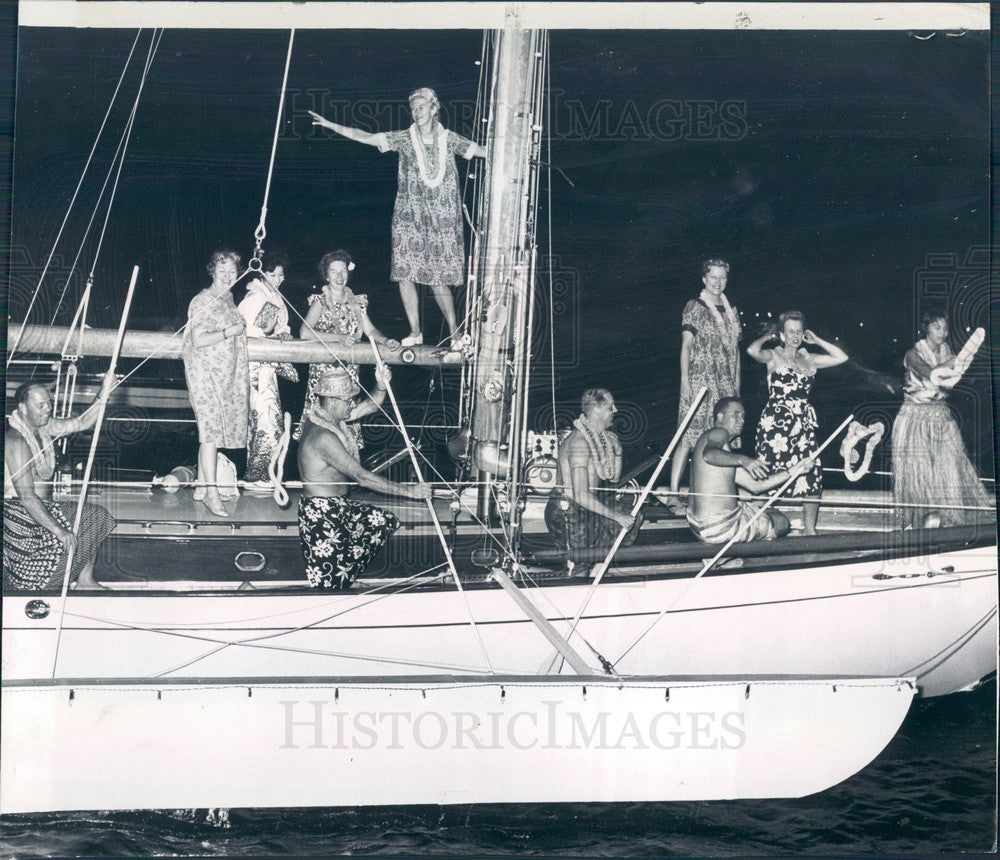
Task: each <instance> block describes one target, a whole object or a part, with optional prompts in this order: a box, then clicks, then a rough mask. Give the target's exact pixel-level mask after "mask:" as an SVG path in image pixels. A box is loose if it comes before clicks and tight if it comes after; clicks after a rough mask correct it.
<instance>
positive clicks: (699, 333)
mask: <svg viewBox="0 0 1000 860" xmlns="http://www.w3.org/2000/svg"><path fill="white" fill-rule="evenodd" d="M734 310H735V309H734ZM737 313H738V312H737ZM721 316H722V318H723V328H724V329H725V330H721V329H720V328H719V324H718V322H716V319H715V315H714V314H713V313H712V312H711V311H710V310H709V309H708V307H707V306H706V305H705V303H704V302H703V301H701V299H692V300H691V301H689V302H688V303H687V305H686V306H685V308H684V314H683V315H682V317H681V330H682V331H689V332H691V334H692V335H693V338H692V340H691V349H690V352H689V353H688V393H687V396H686V397H683V396H682V397H681V401H680V406H679V407H678V410H677V416H678V417H677V420H678V421H683V420H684V416H685V415H687V411H688V409H690V408H691V403H692V402H693V401H694V398H695V395H696V394H697V393H698V392H699V391H700V390H701V388H702V387H703V386H704V387H706V388H707V389H708V391H707V392H706V394H705V398H704V400H702V401H701V406H699V407H698V411H697V412H695V414H694V415H693V416H692V417H691V423H690V424H688V429H687V430H686V431H685V432H684V441H685V442H686V443H687V444H688V445H690V446H691V447H692V448H693V447H694V445H695V444H696V443H697V441H698V439H699V438H700V437H701V435H702V433H704V432H705V431H706V430H708V429H710V428H711V427H712V425H713V424H714V423H715V420H714V418H713V417H712V411H713V410H714V409H715V404H716V403H717V402H718V401H719V400H721V399H722V398H723V397H736V396H737V395H738V394H739V388H740V353H739V348H738V345H739V332H738V331H730V330H729V326H728V325H726V324H725V320H726V314H725V311H724V310H723V311H722V312H721Z"/></svg>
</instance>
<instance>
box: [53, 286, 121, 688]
mask: <svg viewBox="0 0 1000 860" xmlns="http://www.w3.org/2000/svg"><path fill="white" fill-rule="evenodd" d="M138 279H139V267H138V266H135V267H134V268H133V269H132V281H131V283H129V287H128V293H127V295H126V296H125V307H124V309H123V310H122V317H121V322H120V323H119V324H118V337H117V339H116V340H115V346H114V350H112V353H111V361H110V362H109V367H108V373H110V374H113V373H114V372H115V367H116V366H117V364H118V355H119V354H120V352H121V348H122V340H123V339H124V338H125V324H126V323H127V322H128V314H129V309H130V308H131V307H132V296H133V295H134V294H135V284H136V281H137V280H138ZM110 396H111V392H110V391H108V392H107V393H104V392H102V395H101V397H100V399H99V401H98V407H97V421H96V422H95V424H94V435H93V437H92V438H91V440H90V453H89V454H88V455H87V467H86V469H84V472H83V486H82V487H81V489H80V497H79V499H78V500H77V503H76V516H75V517H74V519H73V535H74V537H75V536H76V535H77V534H78V533H79V531H80V523H81V521H82V520H83V506H84V503H85V502H86V500H87V485H88V484H89V482H90V475H91V472H92V471H93V468H94V457H95V455H96V454H97V443H98V440H99V439H100V437H101V426H102V425H103V423H104V410H105V408H106V407H107V405H108V398H109V397H110ZM75 553H76V546H75V544H74V545H71V546H70V547H69V550H68V552H67V553H66V572H65V573H64V575H63V582H62V593H61V595H60V605H59V620H58V622H57V625H56V646H55V651H54V652H53V655H52V677H53V678H55V676H56V667H57V666H58V664H59V645H60V643H61V642H62V631H63V621H64V620H65V617H66V600H67V597H68V595H69V579H70V573H71V572H72V570H73V556H74V555H75Z"/></svg>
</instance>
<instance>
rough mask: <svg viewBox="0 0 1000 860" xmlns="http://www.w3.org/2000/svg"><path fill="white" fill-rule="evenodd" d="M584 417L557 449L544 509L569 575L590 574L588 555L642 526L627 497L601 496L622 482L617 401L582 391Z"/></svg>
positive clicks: (602, 393) (590, 390)
mask: <svg viewBox="0 0 1000 860" xmlns="http://www.w3.org/2000/svg"><path fill="white" fill-rule="evenodd" d="M580 407H581V410H582V414H581V415H580V417H579V418H577V419H576V420H575V421H574V422H573V430H572V431H571V432H570V434H569V435H568V436H567V437H566V438H565V439H564V440H563V442H562V443H561V444H560V446H559V465H558V475H557V480H556V489H554V490H553V491H552V494H551V495H550V496H549V500H548V503H547V504H546V505H545V525H546V527H547V528H548V530H549V534H551V535H552V537H553V538H554V539H555V541H556V543H557V544H558V545H559V546H560V547H565V548H566V555H567V561H568V567H569V574H570V576H589V575H590V574H591V571H592V569H593V567H592V566H593V565H595V564H599V563H600V562H592V563H590V564H588V563H587V561H586V554H587V553H586V551H587V550H592V549H604V550H606V549H609V548H610V547H611V545H612V544H613V543H614V542H615V538H616V537H617V536H618V532H619V531H620V530H621V529H623V528H626V529H630V530H631V532H630V534H629V535H628V536H627V537H626V541H625V542H626V543H632V542H633V541H634V540H635V536H636V534H637V533H638V531H639V526H640V525H641V523H640V522H639V521H638V520H637V518H635V517H633V516H632V515H631V513H630V511H631V502H630V500H629V499H628V498H618V497H616V496H615V495H614V494H613V493H610V492H602V490H607V488H610V487H613V486H614V485H615V484H617V483H618V480H619V479H620V478H621V472H622V446H621V442H619V440H618V437H617V436H616V435H615V434H614V433H613V432H612V430H611V423H612V421H613V420H614V416H615V412H616V411H617V410H616V409H615V401H614V398H613V397H612V396H611V393H610V392H609V391H607V390H605V389H604V388H588V389H587V390H586V391H585V392H583V397H582V398H581V402H580Z"/></svg>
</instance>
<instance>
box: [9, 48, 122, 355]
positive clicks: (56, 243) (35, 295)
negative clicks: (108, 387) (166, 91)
mask: <svg viewBox="0 0 1000 860" xmlns="http://www.w3.org/2000/svg"><path fill="white" fill-rule="evenodd" d="M141 35H142V30H141V29H139V30H137V31H136V34H135V40H134V41H133V42H132V49H131V50H130V51H129V52H128V58H127V59H126V60H125V66H124V67H123V68H122V73H121V75H120V76H119V78H118V84H117V85H116V86H115V91H114V94H113V95H112V96H111V101H110V102H109V103H108V109H107V110H106V111H105V112H104V119H103V120H101V127H100V128H99V129H98V131H97V137H95V138H94V145H93V146H92V147H91V148H90V154H89V155H88V156H87V161H86V163H85V164H84V165H83V172H82V173H81V174H80V179H79V180H78V181H77V183H76V188H75V189H74V191H73V196H72V198H71V199H70V201H69V206H68V207H67V208H66V214H65V215H64V216H63V220H62V224H60V225H59V232H58V233H56V239H55V241H54V242H53V243H52V250H51V251H50V252H49V257H48V259H47V260H46V261H45V266H44V267H43V268H42V274H41V275H40V276H39V278H38V285H37V286H36V287H35V291H34V293H33V294H32V296H31V301H30V302H29V304H28V310H27V312H26V313H25V315H24V322H22V323H21V327H20V328H19V329H18V331H17V334H16V335H15V336H14V343H13V345H12V346H11V347H10V350H9V351H8V353H7V367H10V362H11V360H12V359H13V358H14V353H16V352H17V349H18V347H19V346H20V344H21V337H22V335H23V334H24V329H25V327H26V326H27V325H28V320H29V319H30V318H31V311H32V310H33V309H34V307H35V301H36V300H37V299H38V294H39V292H41V289H42V284H43V283H44V281H45V275H46V274H47V273H48V271H49V266H50V265H51V264H52V258H53V257H54V256H55V253H56V248H57V247H59V240H60V239H61V238H62V234H63V230H64V229H65V228H66V222H67V221H68V220H69V215H70V212H72V211H73V204H74V203H76V198H77V195H78V194H79V193H80V188H81V187H82V186H83V180H84V179H85V178H86V176H87V170H89V169H90V162H91V161H92V160H93V158H94V153H95V152H96V151H97V144H98V143H99V142H100V140H101V135H102V134H103V133H104V126H105V125H106V124H107V121H108V117H109V116H110V115H111V109H112V108H113V107H114V105H115V101H116V100H117V98H118V91H119V90H120V89H121V86H122V81H124V80H125V72H127V71H128V67H129V64H130V63H131V62H132V55H133V54H134V53H135V47H136V45H138V44H139V36H141Z"/></svg>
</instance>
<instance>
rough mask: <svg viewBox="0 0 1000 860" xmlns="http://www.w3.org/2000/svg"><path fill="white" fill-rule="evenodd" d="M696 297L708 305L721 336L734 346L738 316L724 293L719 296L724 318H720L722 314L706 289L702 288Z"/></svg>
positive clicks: (737, 328)
mask: <svg viewBox="0 0 1000 860" xmlns="http://www.w3.org/2000/svg"><path fill="white" fill-rule="evenodd" d="M698 298H700V299H701V300H702V301H703V302H704V303H705V305H706V306H707V307H708V310H709V312H710V313H711V314H712V317H713V318H714V319H715V324H716V325H717V326H718V327H719V332H720V333H721V334H722V336H723V338H725V339H727V340H728V342H729V345H730V346H736V344H737V342H738V341H739V339H740V318H739V317H738V316H737V315H736V309H735V308H734V307H733V306H732V305H731V304H729V299H727V298H726V294H725V293H722V294H721V295H720V296H719V303H720V304H721V305H722V307H723V311H724V313H725V315H726V319H725V320H724V319H723V318H722V314H720V313H719V309H718V308H717V307H716V306H715V303H716V300H715V299H714V298H713V297H712V296H711V295H710V294H709V292H708V290H702V291H701V293H699V295H698ZM727 324H728V325H727Z"/></svg>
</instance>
